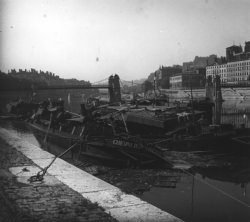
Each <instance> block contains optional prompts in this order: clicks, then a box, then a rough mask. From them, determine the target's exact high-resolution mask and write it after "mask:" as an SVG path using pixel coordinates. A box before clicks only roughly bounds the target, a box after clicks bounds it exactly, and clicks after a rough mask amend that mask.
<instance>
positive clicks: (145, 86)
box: [142, 80, 154, 93]
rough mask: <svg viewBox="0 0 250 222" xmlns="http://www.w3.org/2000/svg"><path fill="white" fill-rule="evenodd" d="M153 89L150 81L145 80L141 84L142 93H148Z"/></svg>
mask: <svg viewBox="0 0 250 222" xmlns="http://www.w3.org/2000/svg"><path fill="white" fill-rule="evenodd" d="M153 88H154V87H153V84H152V82H150V81H148V80H146V81H144V82H143V84H142V89H143V91H144V92H145V93H146V92H147V91H149V90H152V89H153Z"/></svg>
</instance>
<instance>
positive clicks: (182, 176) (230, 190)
mask: <svg viewBox="0 0 250 222" xmlns="http://www.w3.org/2000/svg"><path fill="white" fill-rule="evenodd" d="M238 161H241V160H238ZM220 170H221V169H220V168H216V167H215V168H209V167H208V168H204V169H197V172H196V173H195V176H191V175H190V174H187V173H185V172H179V180H178V182H177V183H176V184H175V186H172V187H170V186H166V187H158V186H154V187H153V188H152V189H151V190H150V191H147V192H144V193H143V195H142V196H141V198H142V199H143V200H145V201H148V202H150V203H152V204H153V205H155V206H157V207H159V208H161V209H163V210H166V211H168V212H169V213H171V214H173V215H176V216H177V217H179V218H181V219H183V220H184V221H192V222H196V221H197V222H198V221H199V222H200V221H215V222H217V221H218V222H219V221H241V222H243V221H244V222H247V221H250V210H249V207H250V190H249V181H250V178H249V175H250V174H249V173H250V164H249V163H248V168H247V169H246V168H240V167H239V166H238V169H237V171H235V172H232V174H231V173H230V172H231V169H230V166H229V167H226V168H225V169H224V170H222V171H221V172H220ZM173 174H175V175H176V172H173ZM241 176H242V177H241Z"/></svg>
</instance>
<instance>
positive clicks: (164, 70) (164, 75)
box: [148, 65, 182, 89]
mask: <svg viewBox="0 0 250 222" xmlns="http://www.w3.org/2000/svg"><path fill="white" fill-rule="evenodd" d="M181 70H182V67H181V66H179V65H173V66H160V67H159V69H157V70H156V71H155V72H153V73H151V74H150V75H149V77H148V81H150V82H152V83H153V82H154V77H156V82H157V86H158V87H161V88H163V89H168V88H169V87H170V82H169V80H170V77H171V76H173V75H175V74H177V73H180V72H181Z"/></svg>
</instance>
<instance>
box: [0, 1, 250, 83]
mask: <svg viewBox="0 0 250 222" xmlns="http://www.w3.org/2000/svg"><path fill="white" fill-rule="evenodd" d="M0 3H1V5H0V10H1V12H0V13H1V24H0V30H1V32H0V46H1V54H0V62H1V64H0V69H1V70H2V71H4V72H7V71H8V69H11V68H15V69H19V68H21V69H30V68H35V69H37V70H40V69H41V70H44V71H51V72H54V73H55V74H57V75H59V76H60V77H63V78H77V79H82V80H89V81H91V82H95V81H98V80H101V79H105V78H106V77H108V76H109V75H111V74H114V73H117V74H119V75H120V78H121V79H125V80H132V79H140V78H146V77H147V76H148V75H149V74H150V73H151V72H154V71H155V70H156V69H158V67H159V66H160V65H164V66H171V65H173V64H180V65H181V64H182V63H183V62H187V61H192V60H193V59H194V57H195V56H196V55H198V56H207V55H210V54H217V55H218V56H224V55H225V48H226V47H228V46H231V45H232V44H233V43H235V44H237V45H238V44H242V45H244V42H245V41H249V40H250V13H249V12H250V1H249V0H204V1H202V0H0Z"/></svg>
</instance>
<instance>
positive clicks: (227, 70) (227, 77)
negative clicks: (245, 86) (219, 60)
mask: <svg viewBox="0 0 250 222" xmlns="http://www.w3.org/2000/svg"><path fill="white" fill-rule="evenodd" d="M216 75H219V76H220V79H221V82H222V83H230V84H238V83H243V82H246V81H249V78H250V59H247V60H240V61H235V62H228V63H225V64H221V65H218V64H215V65H212V66H207V67H206V78H207V77H208V76H212V78H213V79H214V78H215V76H216Z"/></svg>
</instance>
